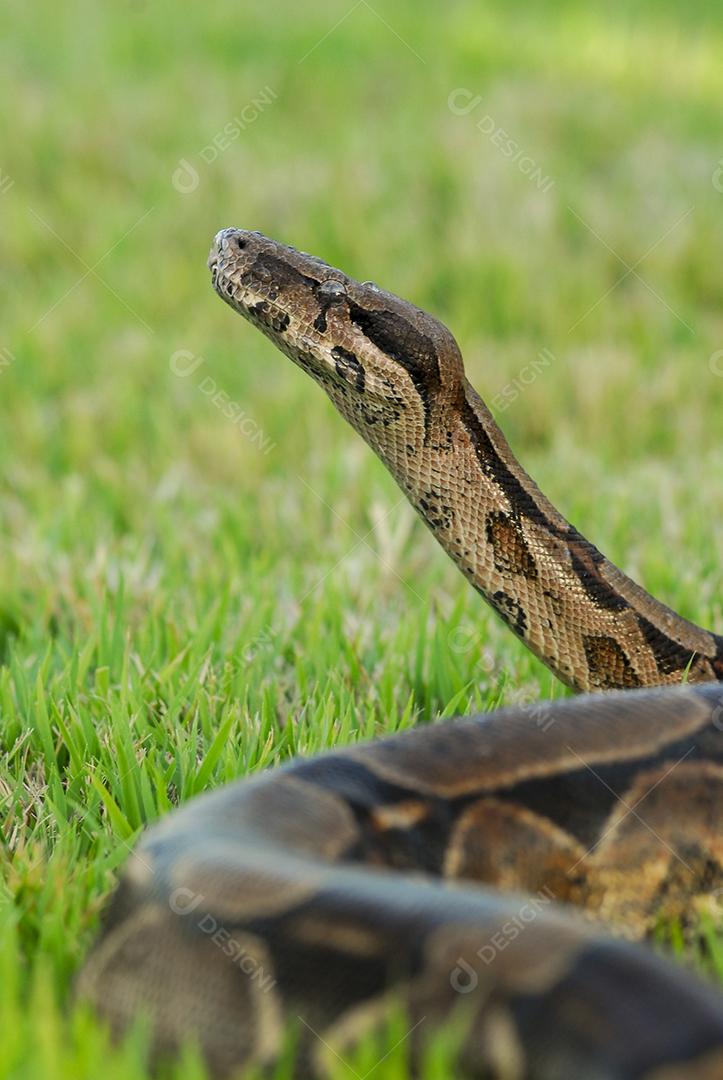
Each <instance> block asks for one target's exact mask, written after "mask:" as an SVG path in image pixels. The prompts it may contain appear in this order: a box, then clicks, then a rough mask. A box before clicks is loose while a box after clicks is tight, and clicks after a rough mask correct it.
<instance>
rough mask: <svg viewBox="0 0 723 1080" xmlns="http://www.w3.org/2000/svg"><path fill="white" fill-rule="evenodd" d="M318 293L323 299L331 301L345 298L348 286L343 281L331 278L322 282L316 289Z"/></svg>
mask: <svg viewBox="0 0 723 1080" xmlns="http://www.w3.org/2000/svg"><path fill="white" fill-rule="evenodd" d="M316 294H317V296H318V297H319V298H320V299H322V300H329V301H331V302H334V301H335V300H343V299H344V297H345V296H346V287H345V286H344V284H343V282H341V281H336V280H335V279H334V278H331V279H330V280H329V281H322V282H321V284H320V285H319V287H318V289H317V290H316Z"/></svg>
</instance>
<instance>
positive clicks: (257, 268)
mask: <svg viewBox="0 0 723 1080" xmlns="http://www.w3.org/2000/svg"><path fill="white" fill-rule="evenodd" d="M248 274H249V276H250V280H251V281H252V282H253V281H254V280H258V281H260V282H262V283H263V284H264V285H266V284H271V283H273V285H274V286H275V287H277V288H283V287H284V286H288V285H303V286H305V287H306V288H313V287H314V286H315V285H318V282H317V281H316V279H315V278H311V277H307V275H306V274H302V273H301V272H300V271H299V270H295V269H294V267H293V266H291V265H290V264H289V263H288V262H286V261H285V260H284V259H279V258H278V256H276V255H272V254H271V253H270V252H261V254H259V255H257V256H256V258H255V259H254V262H253V265H252V266H251V268H250V269H249V271H248Z"/></svg>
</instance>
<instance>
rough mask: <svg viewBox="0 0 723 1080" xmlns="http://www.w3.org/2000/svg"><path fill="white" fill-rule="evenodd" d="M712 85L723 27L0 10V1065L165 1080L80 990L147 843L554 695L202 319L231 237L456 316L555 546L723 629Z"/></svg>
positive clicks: (561, 14)
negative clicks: (292, 773) (413, 740)
mask: <svg viewBox="0 0 723 1080" xmlns="http://www.w3.org/2000/svg"><path fill="white" fill-rule="evenodd" d="M721 56H723V12H721V9H720V5H719V4H718V3H716V2H715V0H708V2H706V0H689V2H688V3H687V4H686V5H684V6H683V7H681V6H680V5H678V4H675V3H673V0H647V2H646V0H640V2H636V3H634V4H631V3H630V0H611V2H610V3H608V4H606V5H599V6H598V5H588V4H585V3H583V2H582V0H576V2H572V0H566V2H563V0H558V2H553V0H549V2H547V3H543V2H540V0H538V2H533V3H530V2H529V0H524V2H523V0H508V2H507V3H503V2H502V0H496V2H494V3H486V4H473V3H471V2H469V3H466V2H461V0H459V2H454V3H451V4H450V5H448V6H446V7H445V8H442V7H440V6H438V5H431V4H428V5H419V4H416V3H414V2H413V0H400V2H397V3H394V4H392V3H391V0H374V4H373V5H372V4H369V3H367V2H366V0H360V2H359V3H357V4H356V5H353V4H351V3H350V4H349V5H347V2H346V0H344V2H341V3H321V2H320V0H313V2H312V3H310V4H308V5H304V7H303V13H302V10H301V9H300V8H299V7H298V6H297V5H294V4H291V3H290V2H286V3H279V4H276V5H266V6H265V5H254V6H253V7H251V6H249V7H248V9H247V10H244V6H243V5H238V4H235V3H231V2H230V0H222V2H217V3H214V4H205V5H188V6H183V7H182V8H177V7H175V6H171V5H170V4H165V3H156V4H154V3H144V2H141V0H138V2H133V0H124V2H122V3H118V4H113V5H111V4H107V5H99V4H94V3H91V2H89V0H87V2H83V0H79V2H78V3H75V4H73V5H58V4H55V3H51V0H34V3H33V4H26V3H23V0H7V2H6V3H4V4H3V5H2V7H1V8H0V61H1V64H2V70H3V72H4V73H5V76H6V78H5V92H4V93H3V94H2V95H0V131H2V138H1V140H0V215H1V217H0V221H1V224H2V235H1V238H0V251H1V252H2V255H1V261H0V284H1V286H2V297H3V303H2V310H3V320H2V327H1V329H0V410H1V414H2V440H1V441H0V554H1V559H2V568H3V573H2V575H0V663H1V664H2V666H1V667H0V717H1V721H0V724H1V728H0V798H1V799H2V802H1V803H0V817H1V818H2V824H3V835H4V837H5V846H4V849H3V852H2V854H1V858H2V894H1V895H0V986H1V987H2V993H1V994H0V1030H2V1032H3V1036H2V1039H0V1076H1V1077H13V1078H14V1080H15V1078H17V1080H36V1078H38V1077H43V1078H49V1080H61V1078H62V1080H86V1078H88V1080H90V1078H91V1077H96V1076H97V1075H98V1074H99V1073H100V1072H101V1070H102V1074H103V1076H104V1077H105V1078H106V1080H131V1078H133V1080H137V1078H139V1077H142V1076H144V1075H145V1072H144V1066H143V1039H142V1037H141V1036H140V1035H137V1036H134V1037H133V1038H131V1040H130V1041H129V1043H128V1044H127V1045H126V1046H125V1047H123V1048H120V1049H117V1050H113V1051H110V1050H109V1049H108V1047H107V1044H106V1040H105V1036H104V1035H103V1033H102V1031H101V1030H99V1029H98V1028H97V1026H96V1025H95V1024H94V1023H93V1021H92V1020H91V1018H89V1017H88V1016H87V1015H85V1014H84V1013H82V1012H78V1011H77V1010H74V1009H72V1007H71V1005H70V987H71V980H72V977H73V974H74V972H75V971H76V970H77V969H78V966H79V964H80V962H81V960H82V958H83V956H84V954H85V953H86V951H87V949H88V947H89V945H90V943H91V941H92V939H93V935H94V931H95V929H96V927H97V924H98V918H99V913H100V911H101V909H102V907H103V904H104V902H105V900H106V898H107V897H108V895H109V893H110V891H111V890H112V888H113V885H114V882H115V880H116V875H117V872H118V870H119V868H120V867H121V866H122V864H123V862H124V860H125V858H126V857H127V854H128V850H129V848H130V846H131V845H132V844H133V842H134V840H135V838H136V837H137V836H138V833H139V831H140V830H141V829H142V828H143V827H144V826H145V825H146V824H147V823H148V822H150V821H152V820H154V819H155V818H157V817H158V816H159V815H162V814H164V813H166V812H167V811H168V810H170V809H171V808H172V807H173V806H174V805H175V804H177V803H178V802H179V801H183V800H186V799H189V798H190V797H191V796H193V795H195V794H196V793H198V792H200V791H201V790H205V789H208V788H212V787H217V786H219V785H221V784H224V783H226V782H227V781H230V780H232V779H234V778H235V777H238V776H241V775H243V774H245V773H248V772H254V771H256V770H258V769H261V768H265V767H267V766H270V765H274V764H277V763H278V762H281V761H283V760H285V759H287V758H288V757H290V756H291V755H293V754H296V753H299V752H303V753H308V752H313V751H316V750H321V749H324V748H326V747H329V746H332V745H336V744H342V743H345V742H351V741H354V740H357V739H360V738H368V737H370V736H375V735H381V734H383V733H384V732H389V731H394V730H397V729H399V728H403V727H407V726H410V725H412V724H414V723H417V722H420V721H429V720H439V719H441V718H444V717H445V716H448V715H451V714H452V713H455V712H465V711H468V710H474V709H487V708H490V707H493V706H495V705H496V704H498V703H500V702H511V701H515V700H519V699H520V697H523V698H525V699H527V698H531V697H537V696H541V695H544V696H550V695H557V694H560V693H561V692H562V691H561V690H560V688H559V687H558V686H556V685H555V683H554V681H553V679H552V677H551V676H550V675H548V674H547V673H546V671H545V670H544V669H543V668H542V667H541V666H540V665H539V664H538V663H537V662H536V661H535V660H534V659H532V658H531V657H530V656H528V655H527V654H526V653H525V652H524V651H523V649H522V647H521V646H520V645H519V644H518V643H516V642H515V641H514V640H512V639H511V638H510V637H509V636H508V635H507V634H506V633H505V632H504V631H503V629H502V627H501V626H500V624H498V622H497V621H496V620H495V618H494V616H493V615H492V614H491V612H490V611H489V610H488V609H487V608H486V607H485V606H484V604H483V603H482V601H481V600H480V599H479V598H478V597H477V596H475V595H474V594H473V593H472V592H471V590H469V588H468V587H467V586H466V584H465V582H464V581H463V580H462V579H461V577H460V576H459V575H458V573H457V572H456V570H455V569H454V567H453V566H452V564H451V563H450V562H449V561H448V560H447V559H446V557H445V556H444V555H443V554H442V552H441V551H440V550H438V549H437V547H436V546H435V544H434V542H433V540H432V539H431V538H430V536H429V535H428V534H427V532H426V531H425V529H424V528H423V526H422V525H421V523H420V522H419V521H417V520H416V518H415V517H414V515H413V513H412V511H411V510H410V509H409V508H408V506H407V505H406V504H404V503H400V502H399V498H400V496H399V493H398V491H397V489H396V488H395V486H394V484H393V482H392V480H391V479H390V478H389V476H388V475H387V474H386V473H385V471H384V470H383V468H382V466H381V465H380V464H379V463H378V462H377V461H376V460H375V459H374V458H373V456H372V454H371V453H370V452H369V451H368V450H367V449H366V447H365V446H363V445H362V443H361V442H360V440H359V439H358V438H357V437H356V436H355V435H353V433H352V432H351V431H350V430H348V429H347V427H346V426H345V424H344V422H343V421H342V420H341V419H340V418H339V417H338V416H336V415H335V414H334V413H333V412H332V409H331V407H330V405H329V404H328V403H327V401H326V400H325V399H324V398H323V397H322V396H321V394H320V392H319V391H318V389H317V388H316V387H314V386H313V385H312V383H311V382H310V381H309V380H308V379H307V378H306V376H305V375H304V374H303V373H302V372H300V371H298V370H296V369H295V368H293V366H292V365H291V364H290V363H288V362H287V361H285V360H284V358H283V357H281V356H280V355H278V354H277V353H276V352H275V351H274V350H273V348H272V346H271V345H269V344H268V343H267V342H265V341H264V340H263V339H262V338H261V337H260V336H259V335H257V334H255V333H254V332H253V331H252V330H251V329H250V328H248V327H245V326H244V325H243V324H242V322H241V321H240V320H239V319H238V318H235V317H233V316H232V314H231V312H230V311H229V310H228V309H226V308H225V307H224V306H223V305H222V304H221V303H219V301H218V299H216V298H215V297H214V295H213V293H212V291H211V289H210V285H209V281H208V272H207V270H206V266H205V260H206V255H207V250H208V247H209V244H210V241H211V238H212V236H213V234H214V233H215V231H216V230H217V229H218V228H220V227H222V226H225V225H232V224H234V225H241V226H244V227H250V228H259V229H261V230H262V231H264V232H267V233H269V234H270V235H272V236H275V237H278V238H279V239H282V240H285V241H287V242H290V243H293V244H294V245H296V246H298V247H300V248H302V249H305V250H311V251H313V252H314V253H316V254H319V255H321V256H322V257H324V258H325V259H327V260H328V261H331V262H333V263H335V264H337V265H340V266H342V267H343V268H344V269H346V270H347V271H348V272H350V273H352V274H354V275H355V276H359V277H362V278H373V279H374V280H376V281H378V282H379V283H380V284H383V285H384V286H385V287H388V288H391V289H393V290H394V291H396V292H398V293H401V294H402V295H404V296H407V297H409V298H411V299H413V300H414V301H415V302H417V303H418V304H420V305H421V306H423V307H425V308H428V309H430V310H432V311H434V312H435V313H436V314H438V315H439V316H440V317H441V318H442V319H443V320H444V321H445V322H446V323H447V324H448V325H450V326H451V327H452V328H453V330H454V332H455V334H456V336H457V338H458V340H459V342H460V344H461V347H462V351H463V354H464V355H465V357H466V364H467V368H468V371H469V373H470V375H471V377H472V380H473V382H474V383H475V385H476V386H477V388H478V389H479V391H480V392H481V393H482V394H483V396H484V397H485V398H486V399H487V400H488V402H490V403H494V405H495V411H496V412H497V415H498V419H499V420H500V422H501V424H502V426H503V427H504V429H505V430H506V432H507V434H508V436H509V437H510V439H511V441H512V444H513V447H514V448H515V449H516V451H518V453H519V454H520V456H521V457H522V459H523V461H524V462H525V464H526V465H527V467H528V468H529V469H530V471H531V472H532V473H533V475H534V476H535V477H536V478H537V479H538V482H539V483H540V484H541V486H542V487H543V488H544V489H545V490H546V491H547V493H548V494H549V495H550V496H551V497H552V498H553V500H554V501H555V502H557V504H558V505H559V506H560V507H561V509H563V511H564V512H565V513H566V514H567V515H568V517H570V518H571V519H572V521H573V522H574V523H575V524H576V525H578V527H580V528H581V529H582V530H583V531H584V532H586V533H587V534H588V535H589V536H590V537H591V538H592V539H594V540H595V541H596V543H598V545H599V546H600V547H601V548H602V549H603V550H604V551H605V552H606V553H607V554H608V555H610V556H611V557H612V558H614V559H615V560H616V561H619V562H620V563H622V565H623V566H624V567H625V569H627V570H628V571H629V572H631V573H632V574H633V575H634V576H636V577H637V578H638V579H639V580H641V581H642V582H643V583H644V584H645V585H646V586H647V587H648V588H650V589H651V590H652V591H653V592H654V593H656V594H657V595H659V596H660V597H661V598H663V599H665V600H666V601H667V602H668V603H670V604H672V605H673V606H674V607H676V608H677V609H678V610H679V611H680V612H681V613H682V614H684V615H686V616H688V617H689V618H692V619H695V620H696V621H698V622H700V623H702V624H704V625H706V626H709V627H711V628H714V629H717V630H718V632H721V631H722V630H723V593H722V592H721V588H720V571H721V563H722V562H723V551H722V550H721V543H720V535H721V526H723V485H722V484H721V483H720V478H721V475H723V450H722V449H721V445H720V430H721V424H720V418H721V415H722V412H723V351H721V350H723V303H722V301H723V260H722V259H721V250H722V240H723V229H722V227H721V220H722V218H721V214H722V211H723V164H721V158H722V157H723V128H722V125H721V118H720V102H721V100H723V63H721ZM193 358H195V359H196V360H198V361H199V363H198V366H196V367H195V369H194V370H193V371H192V372H191V374H189V375H186V376H185V377H184V376H183V375H179V374H177V373H176V372H178V371H187V370H188V369H189V368H193V367H194V364H193V362H192V361H193ZM209 380H210V381H209ZM211 385H213V387H214V388H215V389H216V390H220V391H221V392H222V393H224V394H226V395H228V399H229V400H230V401H231V402H233V403H235V406H236V410H237V411H236V415H237V420H236V422H233V421H231V420H230V419H228V418H227V417H226V416H225V415H224V414H223V412H222V411H221V410H220V409H219V408H218V407H217V406H216V405H214V403H213V401H212V396H213V395H212V393H211V390H210V387H211ZM229 411H230V410H229ZM721 970H722V971H723V965H721ZM372 1065H373V1061H372ZM362 1071H363V1070H362ZM437 1074H438V1075H439V1076H440V1077H441V1076H444V1075H445V1073H444V1069H443V1068H442V1067H441V1066H440V1067H439V1068H438V1071H437ZM169 1075H170V1074H169ZM173 1075H174V1076H176V1077H178V1078H180V1077H181V1076H183V1077H184V1080H188V1078H194V1080H195V1078H196V1077H200V1076H202V1071H201V1068H200V1066H199V1065H198V1064H197V1063H194V1062H193V1061H192V1060H191V1059H190V1058H189V1059H188V1061H186V1063H185V1064H184V1065H183V1066H182V1067H179V1068H178V1069H177V1070H176V1071H175V1073H173ZM347 1075H348V1074H347V1073H346V1072H345V1071H344V1070H343V1069H341V1067H340V1073H339V1076H340V1077H342V1076H347ZM373 1075H374V1076H375V1078H378V1080H382V1078H385V1077H386V1078H391V1077H393V1078H395V1080H397V1078H399V1077H401V1076H403V1075H404V1071H403V1064H401V1063H400V1061H399V1054H396V1055H393V1057H392V1058H390V1059H389V1060H388V1061H387V1062H385V1064H384V1065H383V1066H381V1067H380V1068H379V1069H378V1070H377V1071H376V1072H375V1073H374V1074H373ZM431 1075H432V1073H430V1076H431Z"/></svg>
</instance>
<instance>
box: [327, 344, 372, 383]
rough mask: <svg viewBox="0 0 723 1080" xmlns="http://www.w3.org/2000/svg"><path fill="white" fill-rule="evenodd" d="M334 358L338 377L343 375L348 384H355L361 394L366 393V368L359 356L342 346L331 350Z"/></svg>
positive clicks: (336, 346)
mask: <svg viewBox="0 0 723 1080" xmlns="http://www.w3.org/2000/svg"><path fill="white" fill-rule="evenodd" d="M331 355H332V356H333V357H334V363H335V366H336V373H337V375H341V377H342V379H344V380H345V381H346V382H353V383H354V386H355V387H356V389H357V390H358V391H359V393H363V391H364V383H365V375H364V367H363V365H362V363H361V361H360V360H359V358H358V357H357V356H355V355H354V353H353V352H349V350H348V349H344V348H342V346H341V345H335V346H334V348H333V349H332V350H331Z"/></svg>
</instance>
